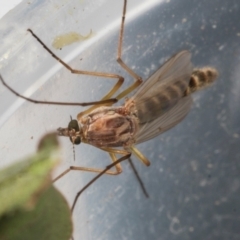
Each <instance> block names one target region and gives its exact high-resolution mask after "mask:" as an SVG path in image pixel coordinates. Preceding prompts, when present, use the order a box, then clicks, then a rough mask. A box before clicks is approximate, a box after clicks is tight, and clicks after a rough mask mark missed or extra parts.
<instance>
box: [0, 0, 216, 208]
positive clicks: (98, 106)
mask: <svg viewBox="0 0 240 240" xmlns="http://www.w3.org/2000/svg"><path fill="white" fill-rule="evenodd" d="M126 7H127V0H125V1H124V6H123V14H122V21H121V28H120V34H119V43H118V55H117V62H118V63H119V64H120V65H121V66H122V68H123V69H124V70H126V71H127V72H128V73H129V74H130V75H131V76H132V77H133V78H134V79H135V82H134V83H133V84H132V85H130V86H129V87H128V88H127V89H125V90H124V91H123V92H121V93H119V94H118V95H117V96H116V97H114V98H111V97H112V96H114V94H115V93H116V92H117V90H118V89H119V88H120V86H121V85H122V83H123V78H122V77H121V76H119V75H116V74H110V73H97V72H88V71H82V70H76V69H72V68H71V67H70V66H69V65H68V64H67V63H65V62H64V61H62V60H61V59H60V58H58V57H57V56H56V55H55V54H54V53H53V52H52V51H51V50H50V49H49V48H48V47H47V46H46V45H45V44H44V43H43V42H42V41H41V40H40V39H39V38H38V37H37V36H36V35H35V34H34V33H33V31H32V30H30V29H28V31H29V32H30V33H31V34H32V35H33V37H35V38H36V39H37V41H38V42H39V43H40V44H42V46H43V47H44V48H45V49H46V50H47V51H48V52H49V53H50V54H51V55H52V56H53V57H54V58H55V59H56V60H57V61H59V62H60V63H61V64H62V65H63V66H64V67H66V68H67V69H69V70H70V71H71V72H72V73H76V74H86V75H92V76H100V77H105V78H110V79H117V83H116V84H115V85H114V87H113V88H112V90H111V91H110V92H109V93H108V94H106V95H105V96H104V97H103V98H102V100H101V101H99V102H90V103H61V102H46V101H38V100H34V99H30V98H26V97H24V96H22V95H20V94H19V93H17V92H16V91H15V90H13V89H12V88H11V87H10V86H8V85H7V84H6V82H5V81H4V80H3V78H2V77H1V76H0V79H1V81H2V83H3V84H4V85H5V86H6V87H7V88H8V89H9V90H10V91H12V92H13V93H14V94H16V95H17V96H19V97H22V98H24V99H26V100H28V101H31V102H35V103H42V104H56V105H81V106H87V105H93V106H92V107H90V108H89V109H87V110H85V111H83V112H81V113H79V114H78V115H77V119H71V121H70V122H69V124H68V127H66V128H58V129H57V132H58V135H59V136H65V137H69V138H70V141H71V142H72V143H73V144H74V145H79V144H80V143H81V142H83V143H87V144H90V145H93V146H95V147H97V148H99V149H101V150H103V151H106V152H108V153H109V155H110V158H111V160H112V164H110V165H109V166H107V167H106V168H105V169H97V168H90V167H79V166H71V167H70V168H69V169H67V170H65V171H64V172H63V173H62V174H60V175H59V176H58V177H56V178H55V179H54V181H56V180H58V179H59V178H61V177H62V176H64V175H65V174H67V173H68V172H70V171H71V170H80V171H89V172H95V173H99V174H98V175H97V176H96V177H95V178H94V179H93V180H92V181H91V182H89V183H88V184H87V185H86V186H85V187H84V188H83V189H82V190H81V191H80V192H78V194H77V196H76V198H75V200H74V204H73V206H72V210H73V209H74V206H75V204H76V201H77V199H78V197H79V196H80V194H81V192H82V191H84V190H85V189H86V188H87V187H89V186H90V185H91V184H92V183H93V182H94V181H95V180H96V179H97V178H99V177H100V176H101V175H103V174H110V175H116V174H120V173H121V172H122V167H121V165H120V162H121V161H124V160H126V159H129V158H130V156H131V155H132V154H133V155H135V156H136V157H137V158H138V159H139V160H140V161H141V162H142V163H143V164H145V165H146V166H149V165H150V161H149V160H148V158H147V157H146V156H144V155H143V154H142V153H141V152H140V151H139V150H138V149H137V148H136V147H135V145H137V144H139V143H142V142H145V141H148V140H150V139H152V138H155V137H156V136H158V135H159V134H161V133H163V132H165V131H167V130H169V129H170V128H172V127H174V126H175V125H177V124H178V123H179V122H180V121H182V120H183V118H184V117H185V116H186V115H187V113H188V112H189V110H190V107H191V104H192V98H191V94H192V93H194V92H196V91H198V90H201V89H203V88H204V87H206V86H208V85H210V84H211V83H212V82H213V81H214V80H215V79H216V78H217V75H218V73H217V70H216V69H214V68H211V67H205V68H200V69H193V65H192V63H191V54H190V52H188V51H185V50H184V51H181V52H179V53H177V54H175V55H174V56H172V57H171V58H170V59H169V60H168V61H167V62H165V63H164V64H163V65H162V66H161V67H160V68H159V69H158V70H157V71H156V72H155V73H153V74H152V75H151V76H150V77H149V78H148V79H147V80H146V81H144V82H143V83H142V78H141V77H140V76H138V75H137V74H136V73H135V72H133V70H132V69H130V68H129V67H128V66H127V65H126V64H125V63H124V61H123V60H122V58H121V55H122V42H123V32H124V20H125V14H126ZM140 85H141V86H140ZM139 86H140V87H139ZM137 87H139V88H138V90H137V92H136V93H135V94H134V95H133V97H131V98H127V99H126V100H125V103H124V105H122V106H120V107H114V106H112V104H113V103H115V102H116V101H117V100H120V99H122V98H124V97H126V96H127V95H128V94H129V93H130V92H132V91H133V90H134V89H136V88H137ZM119 147H120V148H121V149H119ZM117 155H120V156H121V157H120V158H118V157H117ZM112 167H115V170H112V169H111V168H112Z"/></svg>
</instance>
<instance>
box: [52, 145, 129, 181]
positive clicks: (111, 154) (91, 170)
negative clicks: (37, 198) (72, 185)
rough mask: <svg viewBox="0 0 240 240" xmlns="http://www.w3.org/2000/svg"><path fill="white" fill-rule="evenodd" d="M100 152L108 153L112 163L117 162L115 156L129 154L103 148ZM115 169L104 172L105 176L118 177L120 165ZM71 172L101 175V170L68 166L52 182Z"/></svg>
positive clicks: (120, 170) (123, 151)
mask: <svg viewBox="0 0 240 240" xmlns="http://www.w3.org/2000/svg"><path fill="white" fill-rule="evenodd" d="M102 150H104V151H107V152H108V153H109V155H110V157H111V160H112V162H113V163H114V162H116V161H117V158H116V154H121V155H124V156H127V155H129V154H130V153H129V152H128V151H125V150H120V149H113V148H104V149H102ZM130 155H131V154H130ZM130 155H129V156H130ZM115 168H116V169H115V171H112V170H108V171H106V172H105V174H109V175H118V174H120V173H121V172H122V167H121V165H120V164H116V165H115ZM72 170H75V171H85V172H94V173H101V172H102V171H103V169H98V168H90V167H79V166H70V167H69V168H68V169H66V170H65V171H64V172H62V173H61V174H60V175H58V176H57V177H56V178H54V179H53V182H55V181H57V180H58V179H60V178H62V177H63V176H64V175H66V174H67V173H69V172H70V171H72Z"/></svg>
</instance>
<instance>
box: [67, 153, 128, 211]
mask: <svg viewBox="0 0 240 240" xmlns="http://www.w3.org/2000/svg"><path fill="white" fill-rule="evenodd" d="M130 156H131V153H128V154H127V155H124V156H122V157H120V158H119V159H117V160H116V161H115V162H113V163H112V164H110V165H108V166H107V167H106V168H105V169H104V170H103V171H102V172H100V173H99V174H98V175H97V176H95V177H94V178H93V179H92V180H91V181H90V182H89V183H88V184H86V185H85V186H84V187H83V188H82V189H81V190H80V191H79V192H78V193H77V194H76V196H75V199H74V201H73V205H72V208H71V211H72V212H73V210H74V208H75V206H76V203H77V200H78V198H79V197H80V195H81V194H82V193H83V192H84V191H85V190H86V189H87V188H88V187H89V186H91V185H92V184H93V183H94V182H95V181H96V180H97V179H98V178H100V177H101V176H102V175H103V174H105V173H106V172H107V171H109V170H110V169H111V168H112V167H114V166H116V165H117V164H120V162H122V161H125V160H127V159H129V157H130Z"/></svg>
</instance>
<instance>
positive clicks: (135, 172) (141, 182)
mask: <svg viewBox="0 0 240 240" xmlns="http://www.w3.org/2000/svg"><path fill="white" fill-rule="evenodd" d="M128 161H129V163H130V166H131V168H132V170H133V172H134V175H135V176H136V178H137V181H138V182H139V184H140V187H141V189H142V191H143V194H144V195H145V197H146V198H149V195H148V192H147V190H146V188H145V186H144V183H143V181H142V179H141V178H140V176H139V174H138V172H137V169H136V168H135V165H134V164H133V161H132V159H131V158H129V159H128Z"/></svg>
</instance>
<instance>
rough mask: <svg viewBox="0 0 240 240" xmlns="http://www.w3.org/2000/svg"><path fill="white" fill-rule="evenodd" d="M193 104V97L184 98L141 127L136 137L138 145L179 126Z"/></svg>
mask: <svg viewBox="0 0 240 240" xmlns="http://www.w3.org/2000/svg"><path fill="white" fill-rule="evenodd" d="M191 104H192V98H191V96H187V97H183V98H182V99H180V100H179V101H178V103H177V104H176V105H175V106H174V107H173V108H171V109H170V110H169V111H168V112H166V113H165V114H163V115H161V116H160V117H159V118H156V119H154V120H153V121H151V122H147V123H144V124H141V125H139V131H138V132H137V134H136V135H135V140H136V144H138V143H141V142H145V141H147V140H149V139H151V138H154V137H156V136H158V135H159V134H161V133H163V132H165V131H167V130H168V129H170V128H172V127H174V126H175V125H177V124H178V123H179V122H180V121H182V119H183V118H184V117H185V116H186V115H187V113H188V112H189V110H190V108H191Z"/></svg>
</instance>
